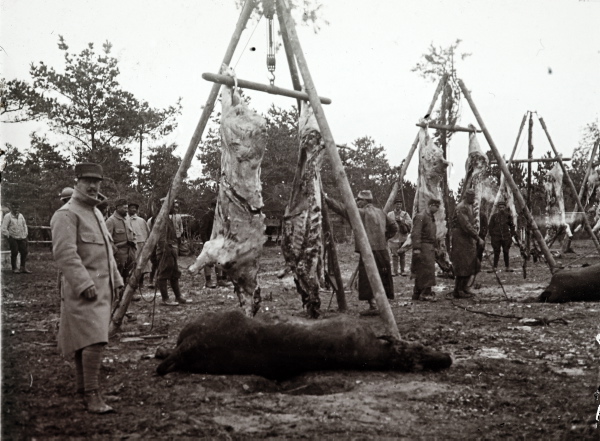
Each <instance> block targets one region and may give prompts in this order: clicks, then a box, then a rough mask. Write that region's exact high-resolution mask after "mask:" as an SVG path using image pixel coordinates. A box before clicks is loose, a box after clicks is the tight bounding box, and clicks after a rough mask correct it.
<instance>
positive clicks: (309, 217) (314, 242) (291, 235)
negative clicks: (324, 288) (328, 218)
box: [281, 102, 325, 318]
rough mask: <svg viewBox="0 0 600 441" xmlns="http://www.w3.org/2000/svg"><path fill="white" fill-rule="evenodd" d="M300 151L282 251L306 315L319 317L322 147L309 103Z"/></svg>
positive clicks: (305, 105) (304, 112)
mask: <svg viewBox="0 0 600 441" xmlns="http://www.w3.org/2000/svg"><path fill="white" fill-rule="evenodd" d="M298 131H299V135H300V149H299V154H298V166H297V167H296V174H295V175H294V183H293V186H292V194H291V196H290V201H289V203H288V205H287V206H286V208H285V214H284V217H283V220H284V222H283V240H282V243H281V249H282V251H283V256H284V257H285V261H286V263H287V264H288V266H289V267H290V268H291V270H292V271H293V273H294V282H295V283H296V289H297V290H298V293H299V294H300V296H301V298H302V304H303V306H304V307H306V310H307V312H308V315H309V316H310V317H312V318H317V317H318V316H319V308H320V305H321V300H320V299H319V286H320V284H319V279H320V272H321V268H322V264H323V240H322V228H321V222H322V218H321V205H322V201H321V178H320V169H321V162H322V159H323V152H324V149H325V143H324V142H323V141H322V139H321V132H320V131H319V126H318V125H317V120H316V118H315V115H314V113H313V110H312V107H311V106H310V104H309V103H306V102H302V106H301V111H300V120H299V121H298Z"/></svg>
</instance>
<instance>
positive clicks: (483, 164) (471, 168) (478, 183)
mask: <svg viewBox="0 0 600 441" xmlns="http://www.w3.org/2000/svg"><path fill="white" fill-rule="evenodd" d="M469 128H470V129H473V131H472V132H469V156H468V157H467V162H466V164H465V168H466V172H467V174H466V175H465V183H464V186H463V189H464V190H466V189H468V188H472V189H473V190H475V202H474V203H473V213H474V214H475V219H476V221H477V231H479V230H480V223H481V217H480V214H481V213H480V212H481V200H482V198H483V196H484V193H485V190H486V185H485V184H486V169H487V166H488V158H487V156H485V155H484V154H483V151H482V150H481V147H480V146H479V141H477V135H476V132H475V126H473V125H472V124H470V125H469Z"/></svg>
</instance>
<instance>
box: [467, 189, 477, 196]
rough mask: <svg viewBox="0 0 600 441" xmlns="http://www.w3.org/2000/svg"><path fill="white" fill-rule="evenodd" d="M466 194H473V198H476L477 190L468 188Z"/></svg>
mask: <svg viewBox="0 0 600 441" xmlns="http://www.w3.org/2000/svg"><path fill="white" fill-rule="evenodd" d="M465 194H466V195H467V194H472V195H473V196H475V190H473V189H472V188H468V189H467V191H465Z"/></svg>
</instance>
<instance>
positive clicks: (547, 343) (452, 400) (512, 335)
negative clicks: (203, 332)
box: [2, 241, 600, 440]
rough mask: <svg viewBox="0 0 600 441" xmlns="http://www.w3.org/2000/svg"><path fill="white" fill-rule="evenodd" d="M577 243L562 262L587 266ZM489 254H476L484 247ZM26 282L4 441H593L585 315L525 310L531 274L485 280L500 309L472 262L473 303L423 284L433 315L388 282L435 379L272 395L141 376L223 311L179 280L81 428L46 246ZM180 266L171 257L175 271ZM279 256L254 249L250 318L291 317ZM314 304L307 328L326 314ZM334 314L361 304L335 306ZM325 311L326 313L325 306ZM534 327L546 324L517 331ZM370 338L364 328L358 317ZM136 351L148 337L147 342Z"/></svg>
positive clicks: (134, 334)
mask: <svg viewBox="0 0 600 441" xmlns="http://www.w3.org/2000/svg"><path fill="white" fill-rule="evenodd" d="M591 246H592V245H591V243H588V242H587V241H578V242H576V243H575V244H574V248H575V250H577V252H578V253H579V256H574V255H569V256H568V257H566V258H564V259H559V262H561V263H562V264H563V265H569V263H570V262H573V264H574V265H575V266H580V265H581V264H584V263H597V262H598V260H599V259H598V256H597V254H593V255H592V256H591V257H589V258H584V259H581V260H578V261H576V262H574V259H575V258H577V257H581V256H582V255H584V254H586V253H589V252H590V251H592V250H593V249H592V248H591ZM488 247H489V246H488ZM32 251H33V252H32V253H31V265H30V268H31V269H32V270H33V274H31V275H25V274H17V275H14V274H12V273H10V272H6V271H5V272H3V273H2V438H3V439H6V440H9V439H10V440H19V439H69V438H86V439H196V438H202V437H209V438H216V439H247V438H261V439H283V438H285V439H295V438H309V439H322V438H336V439H371V438H382V437H383V438H406V439H419V438H437V439H470V438H484V439H496V438H511V439H513V438H516V439H597V438H598V433H600V432H599V431H600V429H595V427H594V421H595V414H596V409H597V407H598V403H597V402H595V401H594V397H593V393H594V391H595V390H596V388H597V387H598V382H599V380H600V379H599V378H598V373H599V371H598V369H599V363H598V359H599V354H600V345H598V343H596V341H595V339H594V337H595V335H596V334H597V333H598V332H600V326H599V325H600V323H599V320H598V317H599V316H600V314H599V311H600V305H598V304H597V303H569V304H562V305H556V304H540V303H527V302H525V300H526V299H527V298H530V297H534V296H537V295H539V293H540V292H541V290H542V288H543V287H544V286H545V285H546V284H547V283H548V281H549V280H550V274H549V271H548V268H547V267H546V266H545V264H542V263H537V264H531V263H530V265H529V269H528V278H527V280H523V275H522V272H520V260H519V257H518V255H517V252H516V251H515V250H514V249H513V250H511V251H512V252H513V256H512V258H513V262H514V265H515V268H517V267H518V268H519V270H518V271H517V272H514V273H505V272H501V273H500V274H499V276H500V279H501V281H502V283H503V284H504V286H505V289H506V293H507V295H508V297H509V300H507V299H506V297H505V296H504V294H503V292H502V290H501V289H500V287H499V285H498V283H497V281H496V280H495V277H494V275H493V274H488V273H487V272H485V270H487V269H489V263H487V262H484V267H483V270H484V272H482V273H481V274H479V275H478V278H477V283H480V284H481V288H479V289H478V295H477V297H476V298H475V299H474V300H460V301H455V300H450V299H447V298H446V297H445V294H446V293H447V292H449V291H450V290H451V285H452V283H453V281H452V280H449V279H443V278H439V279H438V286H437V287H436V292H437V298H438V301H436V302H416V303H415V302H413V301H412V300H411V293H412V281H411V280H409V278H408V277H396V278H394V281H395V292H396V299H395V300H393V301H391V307H392V310H393V313H394V316H395V318H396V321H397V323H398V327H399V330H400V334H401V335H402V337H403V338H405V339H407V340H418V341H421V342H422V343H424V344H427V345H431V346H432V347H435V348H437V349H440V350H442V351H446V352H449V353H451V354H452V357H453V360H454V362H453V365H452V366H451V367H450V368H449V369H447V370H445V371H442V372H438V373H411V374H405V373H396V372H353V371H343V372H310V373H306V374H304V375H301V376H299V377H296V378H294V379H292V380H288V381H285V382H274V381H269V380H266V379H264V378H261V377H257V376H220V375H200V374H189V373H172V374H169V375H167V376H165V377H159V376H157V375H156V374H155V369H156V366H157V365H158V363H159V360H156V359H155V358H154V354H155V352H156V349H157V347H159V346H166V347H173V346H174V345H175V341H176V339H177V335H178V333H179V331H180V330H181V328H182V327H183V325H184V323H185V322H186V321H187V320H189V319H192V318H194V317H195V316H197V315H198V314H200V313H202V312H205V311H215V310H221V309H227V308H235V307H236V305H237V303H236V299H234V295H233V291H232V290H231V289H228V288H219V289H214V290H207V289H203V288H202V287H203V285H204V280H203V277H202V276H197V277H196V278H192V277H191V276H189V275H188V274H184V276H183V278H182V285H183V292H184V294H186V295H187V296H188V297H190V298H191V299H192V300H193V303H192V304H189V305H184V306H178V307H162V306H159V305H158V304H157V305H156V306H155V305H154V303H153V302H152V297H153V293H154V291H153V290H150V289H147V288H146V289H145V290H144V291H143V294H144V297H145V300H142V301H139V302H135V303H133V304H132V305H131V307H130V309H129V311H130V312H131V313H132V316H131V318H130V319H129V320H127V321H126V322H125V323H124V325H123V327H122V330H121V333H120V334H119V335H117V336H116V337H113V338H112V339H111V341H110V343H109V345H108V347H107V350H106V351H105V353H104V360H103V368H102V379H101V384H102V385H103V390H104V393H105V396H106V398H107V401H109V402H110V404H111V405H112V406H113V407H115V408H116V409H117V413H114V414H109V415H103V416H90V415H88V414H87V413H86V412H85V411H84V408H83V404H82V403H81V402H80V399H79V398H78V397H77V396H76V394H75V380H74V371H75V370H74V366H73V360H71V359H63V358H62V357H61V356H60V355H59V354H58V353H57V350H56V330H57V322H58V316H59V303H60V302H59V296H58V293H57V290H56V267H55V265H54V262H53V261H52V258H51V254H50V252H49V250H48V249H42V250H32ZM340 256H341V261H340V264H341V267H342V271H343V275H344V279H345V280H347V279H349V278H350V275H351V273H352V271H353V270H354V267H355V265H356V261H357V258H356V255H355V254H354V253H353V252H352V246H351V245H348V244H344V245H341V246H340ZM192 259H193V256H189V257H183V258H181V260H180V266H181V267H182V268H184V267H187V265H188V264H189V263H191V261H192ZM282 265H283V258H282V256H281V254H280V250H279V248H278V247H267V248H265V253H264V255H263V259H262V271H261V274H260V279H261V285H262V293H263V299H264V301H263V309H262V311H261V312H260V314H271V313H274V312H278V313H285V314H291V315H297V316H303V315H304V312H303V310H302V307H301V302H300V299H299V296H298V295H297V294H296V293H295V290H294V284H293V280H292V278H291V277H286V278H284V279H278V278H277V277H276V273H277V272H278V271H279V270H280V269H281V268H282ZM330 298H331V294H330V293H325V292H324V293H322V310H323V311H324V314H323V316H324V317H327V316H333V315H336V314H338V312H337V305H336V303H335V298H334V299H333V301H331V303H330ZM347 299H348V305H349V312H348V314H351V315H354V316H358V312H359V311H360V310H362V309H364V308H365V305H364V304H362V303H359V302H358V301H357V298H356V295H355V294H350V293H348V294H347ZM329 305H330V306H329ZM532 318H545V319H548V320H554V319H562V320H563V321H564V322H561V321H553V322H552V323H551V324H550V325H549V326H534V325H532V324H530V323H528V322H526V320H521V319H532ZM361 320H366V321H368V322H369V323H371V324H372V325H373V326H374V327H379V328H380V327H381V322H380V320H379V318H378V317H364V318H361ZM161 335H164V336H165V337H157V338H144V337H148V336H151V337H152V336H154V337H156V336H161Z"/></svg>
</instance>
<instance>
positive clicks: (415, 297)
mask: <svg viewBox="0 0 600 441" xmlns="http://www.w3.org/2000/svg"><path fill="white" fill-rule="evenodd" d="M420 297H421V291H420V290H418V289H417V287H416V286H415V287H414V288H413V295H412V299H413V300H419V299H420Z"/></svg>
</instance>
